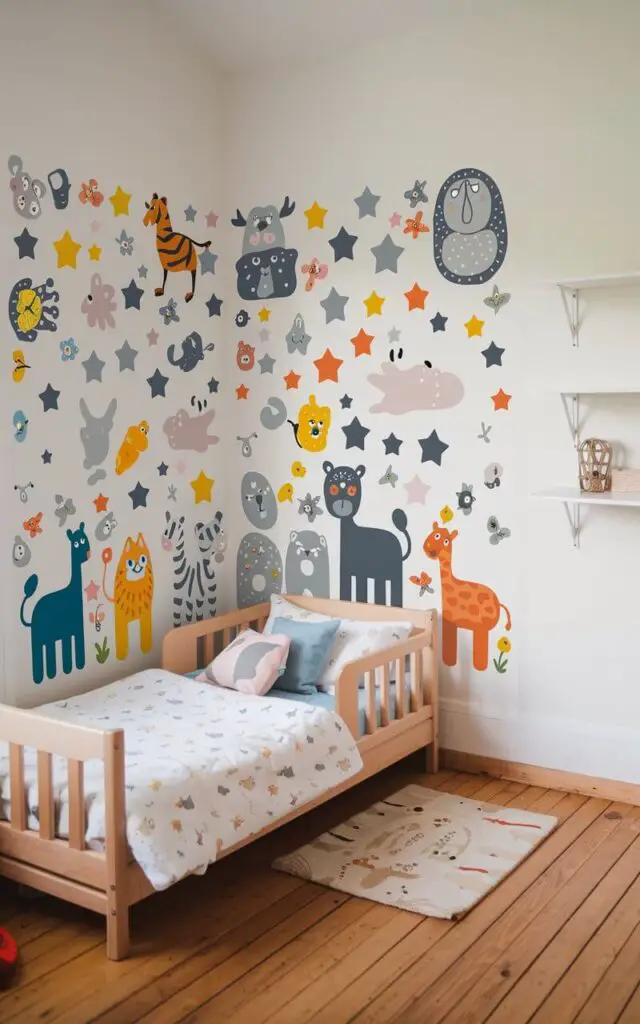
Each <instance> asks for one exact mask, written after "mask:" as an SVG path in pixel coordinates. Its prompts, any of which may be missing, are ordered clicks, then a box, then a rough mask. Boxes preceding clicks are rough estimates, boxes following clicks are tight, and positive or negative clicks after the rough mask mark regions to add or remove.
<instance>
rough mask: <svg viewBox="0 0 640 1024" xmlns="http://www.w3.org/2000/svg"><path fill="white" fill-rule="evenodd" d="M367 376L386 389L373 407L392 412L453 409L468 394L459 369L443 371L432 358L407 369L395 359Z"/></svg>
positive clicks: (371, 410)
mask: <svg viewBox="0 0 640 1024" xmlns="http://www.w3.org/2000/svg"><path fill="white" fill-rule="evenodd" d="M367 380H369V381H371V383H372V384H373V385H374V386H375V387H377V388H380V390H381V391H382V398H381V400H380V401H379V402H377V403H376V404H375V405H372V406H371V408H370V410H369V411H370V412H388V413H391V415H392V416H401V415H402V413H405V412H422V411H427V410H428V409H450V408H451V407H452V406H454V405H458V403H459V402H461V401H462V398H463V396H464V386H463V384H462V381H461V380H460V378H459V377H456V375H455V373H441V372H440V370H438V369H437V367H435V366H432V365H431V363H430V362H429V361H428V360H425V362H424V363H419V364H418V365H417V366H409V367H407V369H403V370H401V369H400V368H399V367H398V366H395V365H394V364H393V363H383V364H382V367H381V369H380V373H370V374H369V376H368V377H367Z"/></svg>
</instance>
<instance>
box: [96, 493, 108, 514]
mask: <svg viewBox="0 0 640 1024" xmlns="http://www.w3.org/2000/svg"><path fill="white" fill-rule="evenodd" d="M93 504H94V505H95V506H96V512H106V511H107V506H108V504H109V499H108V498H107V497H105V495H104V494H103V493H102V491H100V494H99V495H98V497H97V498H94V499H93Z"/></svg>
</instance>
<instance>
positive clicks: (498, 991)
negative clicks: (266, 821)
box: [0, 765, 640, 1024]
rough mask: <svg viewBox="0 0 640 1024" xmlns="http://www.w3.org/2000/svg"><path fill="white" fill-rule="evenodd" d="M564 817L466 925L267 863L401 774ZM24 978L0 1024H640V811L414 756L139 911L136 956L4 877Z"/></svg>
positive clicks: (70, 911)
mask: <svg viewBox="0 0 640 1024" xmlns="http://www.w3.org/2000/svg"><path fill="white" fill-rule="evenodd" d="M409 781H413V782H416V781H417V782H421V783H423V784H425V785H430V786H432V787H438V788H440V789H443V790H446V791H447V792H455V793H459V794H461V795H464V796H474V797H477V798H482V799H486V800H491V801H496V802H498V803H501V804H508V805H510V806H512V807H520V808H525V807H526V808H529V809H531V810H535V811H540V812H544V813H551V814H554V815H556V816H557V817H558V818H559V820H560V826H559V828H558V829H557V831H556V832H554V833H553V835H552V836H551V837H550V838H549V839H547V840H546V842H544V843H543V844H542V845H541V846H540V847H539V848H538V850H536V851H535V852H534V853H533V854H532V855H531V857H529V859H528V860H526V861H525V862H524V863H523V864H522V865H521V866H520V867H519V868H518V869H517V870H516V871H515V872H514V873H513V874H512V875H511V876H510V877H509V878H507V879H506V880H505V881H504V882H503V883H502V884H501V885H499V886H498V888H497V889H496V890H495V891H494V892H493V893H492V894H491V895H489V896H488V897H487V898H486V899H485V900H484V901H483V902H481V903H480V904H479V905H478V906H477V907H476V908H475V909H474V910H473V911H472V912H471V913H470V914H469V915H468V916H467V917H466V918H464V919H463V920H462V921H459V922H457V923H451V922H447V921H437V920H433V919H429V918H422V917H418V916H416V915H414V914H410V913H408V912H405V911H399V910H395V909H394V908H392V907H385V906H381V905H378V904H376V903H371V902H368V901H365V900H360V899H355V898H352V897H349V896H347V895H344V894H342V893H338V892H333V891H332V890H330V889H323V888H321V887H320V886H316V885H313V884H311V883H306V882H302V881H301V880H299V879H296V878H291V877H289V876H287V875H283V874H278V873H277V872H275V871H271V870H270V868H269V867H268V864H269V861H270V858H271V857H272V856H274V855H275V854H276V853H279V852H281V851H283V850H285V849H292V848H293V847H295V846H296V845H298V844H299V843H300V842H303V841H305V840H306V839H308V838H310V837H311V836H312V835H313V834H317V833H318V832H320V831H323V830H324V829H325V828H327V827H330V826H331V825H334V824H336V823H337V822H338V821H340V820H342V819H344V818H346V817H347V816H348V815H349V814H351V813H354V812H355V811H356V810H358V809H360V808H363V807H365V806H366V805H367V804H369V803H371V802H372V801H373V800H375V799H376V798H378V797H381V796H383V795H385V794H387V793H390V792H393V790H394V789H397V788H399V786H400V785H404V784H405V783H407V782H409ZM0 908H1V909H0V924H5V925H6V926H8V927H9V929H10V930H11V931H13V933H14V934H15V935H16V937H17V939H18V941H19V943H20V946H21V953H22V968H21V974H20V977H19V980H18V981H17V983H15V984H14V986H13V987H12V988H11V989H9V990H8V991H6V992H4V993H0V1021H2V1024H8V1022H9V1021H16V1022H20V1024H28V1022H31V1021H34V1022H35V1021H43V1020H44V1021H47V1022H50V1021H65V1022H67V1021H68V1022H78V1024H87V1022H88V1021H96V1022H97V1021H100V1022H104V1024H107V1022H108V1024H127V1022H133V1021H136V1022H137V1021H145V1022H148V1024H163V1022H166V1024H168V1022H171V1021H189V1022H195V1021H199V1022H206V1024H211V1022H216V1021H224V1022H225V1024H232V1022H235V1024H259V1022H261V1021H271V1022H274V1024H285V1022H286V1024H300V1022H305V1024H306V1022H307V1021H313V1022H314V1024H341V1022H346V1021H358V1022H372V1021H376V1022H381V1021H401V1022H402V1024H425V1022H427V1021H428V1024H438V1022H440V1021H446V1022H448V1024H462V1022H466V1024H480V1022H482V1021H491V1024H524V1022H525V1021H532V1022H535V1024H565V1022H566V1024H568V1022H569V1021H576V1022H579V1024H609V1022H614V1021H619V1022H620V1024H640V984H639V983H640V808H637V807H632V806H630V805H627V804H612V803H609V802H607V801H606V800H597V799H592V798H588V797H584V796H576V795H567V794H564V793H560V792H556V791H553V790H543V789H537V788H533V787H527V786H523V785H520V784H516V783H507V782H501V781H497V780H487V779H486V778H483V777H481V776H470V775H461V774H453V773H451V772H441V773H440V774H439V775H437V776H426V775H418V776H416V775H412V774H411V768H407V766H406V765H405V766H404V769H403V772H402V773H400V772H399V770H398V769H396V770H394V772H390V773H387V774H385V775H384V776H382V777H378V778H377V779H372V780H370V781H369V782H368V783H365V784H364V785H363V786H362V787H360V788H359V789H358V790H356V791H355V792H351V793H347V794H345V795H344V796H343V797H341V798H339V800H337V801H333V802H332V803H331V804H330V805H328V806H325V807H322V808H319V809H318V810H317V811H315V812H313V813H312V814H311V815H309V816H307V817H306V818H303V819H301V820H298V821H296V822H293V823H292V824H291V825H290V826H288V827H287V828H286V829H282V830H280V831H279V832H276V833H274V834H273V835H271V836H268V837H266V838H265V839H264V840H262V841H261V842H260V843H257V844H253V846H251V847H248V848H246V849H245V850H242V851H240V852H239V853H238V854H236V855H235V856H232V857H230V858H228V859H227V860H224V861H221V862H220V863H219V864H218V865H215V866H214V867H213V868H212V869H211V870H210V871H209V872H208V874H207V876H206V877H205V878H198V879H188V880H187V881H185V882H184V883H181V884H180V885H179V886H177V887H175V888H173V889H171V890H169V891H168V892H165V893H162V894H159V895H157V896H154V897H153V898H152V899H150V900H148V901H147V902H146V903H143V904H140V905H139V906H138V907H136V908H135V910H134V914H133V926H134V930H133V936H134V949H133V956H132V957H131V959H129V960H127V961H124V962H123V963H110V962H108V961H107V960H106V959H105V950H104V931H103V925H102V923H101V921H100V919H98V918H97V917H94V916H93V915H91V914H89V913H85V912H84V911H82V910H78V909H76V908H72V907H69V906H68V905H66V904H62V903H58V902H57V901H55V900H53V899H49V898H39V899H36V900H32V899H25V898H24V897H20V896H19V895H18V893H17V891H16V889H15V888H14V887H13V886H12V885H10V884H9V883H7V882H6V881H5V882H2V881H0Z"/></svg>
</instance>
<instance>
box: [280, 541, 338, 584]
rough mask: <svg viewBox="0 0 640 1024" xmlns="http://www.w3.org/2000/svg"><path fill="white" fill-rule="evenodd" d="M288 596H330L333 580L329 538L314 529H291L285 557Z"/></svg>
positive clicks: (285, 578)
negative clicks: (330, 568)
mask: <svg viewBox="0 0 640 1024" xmlns="http://www.w3.org/2000/svg"><path fill="white" fill-rule="evenodd" d="M284 580H285V586H286V590H287V593H288V594H302V595H303V596H304V597H329V591H330V587H331V579H330V572H329V551H328V549H327V541H326V538H325V537H323V536H322V535H321V534H319V533H316V531H315V530H292V531H291V534H290V537H289V547H288V548H287V554H286V557H285V565H284Z"/></svg>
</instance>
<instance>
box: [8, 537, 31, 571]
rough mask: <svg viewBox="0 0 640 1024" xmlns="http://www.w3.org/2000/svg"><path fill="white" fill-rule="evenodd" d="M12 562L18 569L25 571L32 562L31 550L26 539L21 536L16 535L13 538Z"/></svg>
mask: <svg viewBox="0 0 640 1024" xmlns="http://www.w3.org/2000/svg"><path fill="white" fill-rule="evenodd" d="M11 561H12V562H13V564H14V565H15V567H16V569H24V568H25V566H27V565H28V564H29V562H30V561H31V548H30V547H29V545H28V544H27V542H26V540H25V539H24V537H20V536H19V534H16V535H15V537H14V538H13V548H12V551H11Z"/></svg>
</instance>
